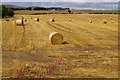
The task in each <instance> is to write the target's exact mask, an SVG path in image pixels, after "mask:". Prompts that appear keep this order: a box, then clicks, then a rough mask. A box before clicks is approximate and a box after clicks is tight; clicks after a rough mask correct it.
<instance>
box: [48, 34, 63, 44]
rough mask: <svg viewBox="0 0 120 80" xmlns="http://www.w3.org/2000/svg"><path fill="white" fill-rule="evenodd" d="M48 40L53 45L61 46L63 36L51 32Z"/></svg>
mask: <svg viewBox="0 0 120 80" xmlns="http://www.w3.org/2000/svg"><path fill="white" fill-rule="evenodd" d="M49 40H50V42H51V44H53V45H57V44H62V43H63V36H62V35H61V34H60V33H58V32H52V33H50V34H49Z"/></svg>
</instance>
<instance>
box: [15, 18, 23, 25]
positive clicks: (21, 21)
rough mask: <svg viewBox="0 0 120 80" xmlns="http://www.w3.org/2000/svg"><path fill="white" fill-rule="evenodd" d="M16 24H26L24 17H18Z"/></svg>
mask: <svg viewBox="0 0 120 80" xmlns="http://www.w3.org/2000/svg"><path fill="white" fill-rule="evenodd" d="M16 25H24V22H23V20H22V19H17V20H16Z"/></svg>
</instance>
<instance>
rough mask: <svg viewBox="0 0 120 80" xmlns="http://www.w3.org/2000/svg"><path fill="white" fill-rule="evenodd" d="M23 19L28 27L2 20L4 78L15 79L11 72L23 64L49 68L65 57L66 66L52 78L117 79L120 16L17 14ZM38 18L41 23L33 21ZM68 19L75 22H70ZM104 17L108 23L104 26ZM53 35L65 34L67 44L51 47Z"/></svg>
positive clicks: (12, 21)
mask: <svg viewBox="0 0 120 80" xmlns="http://www.w3.org/2000/svg"><path fill="white" fill-rule="evenodd" d="M20 16H23V17H24V18H25V19H27V21H26V22H25V26H24V27H25V28H23V27H22V26H16V25H15V23H14V20H10V21H5V20H4V19H3V21H2V23H3V25H2V36H3V37H2V42H3V44H2V46H3V47H2V49H3V77H10V76H12V75H10V73H11V72H9V70H10V69H16V68H17V67H19V66H20V65H22V64H23V63H29V62H31V61H33V62H38V63H40V64H44V65H49V64H50V63H52V62H54V60H55V59H56V58H63V59H64V60H65V64H63V65H62V66H61V67H60V69H59V71H56V72H55V75H51V76H49V77H65V78H68V77H80V78H82V77H94V78H98V77H99V78H116V77H118V76H117V75H118V73H117V71H118V64H117V63H118V54H117V53H118V50H117V46H118V22H117V21H118V18H117V15H99V14H98V15H93V14H91V15H89V14H68V15H67V14H48V15H15V17H16V18H17V17H20ZM31 16H32V18H33V19H30V17H31ZM54 16H55V17H56V21H55V22H54V23H52V22H50V21H49V19H50V18H51V17H54ZM94 16H96V18H97V19H96V20H94ZM111 16H112V20H113V21H114V23H111V18H110V17H111ZM36 17H38V18H39V19H40V20H39V22H36V21H34V18H36ZM69 17H70V18H71V19H73V20H74V21H69V20H68V19H69ZM103 18H104V19H106V20H107V24H103V23H101V21H102V20H103ZM89 20H92V21H93V23H92V24H91V23H90V22H89ZM51 32H59V33H61V34H62V35H64V36H63V37H64V44H62V45H51V43H50V41H49V40H48V36H49V33H51ZM7 70H8V71H7ZM7 72H9V73H7Z"/></svg>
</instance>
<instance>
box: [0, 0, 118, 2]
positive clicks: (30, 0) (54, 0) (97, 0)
mask: <svg viewBox="0 0 120 80" xmlns="http://www.w3.org/2000/svg"><path fill="white" fill-rule="evenodd" d="M0 1H1V2H119V0H0Z"/></svg>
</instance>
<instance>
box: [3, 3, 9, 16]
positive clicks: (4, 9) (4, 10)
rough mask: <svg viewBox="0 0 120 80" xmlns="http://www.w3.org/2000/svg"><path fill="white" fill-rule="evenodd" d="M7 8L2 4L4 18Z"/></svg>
mask: <svg viewBox="0 0 120 80" xmlns="http://www.w3.org/2000/svg"><path fill="white" fill-rule="evenodd" d="M7 12H8V11H7V9H6V8H5V6H4V5H2V18H4V17H5V16H6V15H7Z"/></svg>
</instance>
